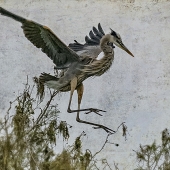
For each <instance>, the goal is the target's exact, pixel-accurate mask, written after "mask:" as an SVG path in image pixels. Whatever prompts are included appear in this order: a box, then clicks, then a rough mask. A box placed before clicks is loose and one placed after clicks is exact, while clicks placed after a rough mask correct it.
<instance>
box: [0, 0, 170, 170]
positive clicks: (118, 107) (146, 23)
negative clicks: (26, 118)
mask: <svg viewBox="0 0 170 170" xmlns="http://www.w3.org/2000/svg"><path fill="white" fill-rule="evenodd" d="M0 6H2V7H4V8H6V9H8V10H10V11H12V12H14V13H16V14H18V15H21V16H23V17H26V18H29V19H31V20H34V21H37V22H39V23H41V24H44V25H47V26H49V27H50V28H51V29H52V30H53V31H54V32H55V33H56V34H57V36H59V37H60V38H61V39H62V40H63V41H64V42H65V43H66V44H68V43H70V42H73V40H74V39H76V40H78V41H80V42H82V43H83V42H84V36H85V35H87V34H88V32H89V30H91V28H92V26H97V24H98V23H99V22H100V23H101V25H102V27H103V29H104V30H105V32H109V28H112V29H113V30H115V31H117V32H119V33H120V35H121V37H122V39H123V42H124V44H125V45H126V46H127V47H128V48H129V49H130V50H131V52H132V53H133V54H134V55H135V58H132V57H131V56H129V55H128V54H127V53H125V52H124V51H122V50H121V49H118V48H115V60H114V63H113V66H112V67H111V69H110V70H109V71H108V72H107V73H105V74H104V75H103V76H101V77H97V78H95V79H88V80H86V81H85V82H84V86H85V94H84V97H83V101H82V108H87V107H96V108H100V109H104V110H107V112H106V113H104V116H103V117H99V116H97V115H95V114H91V115H88V116H87V115H86V116H84V115H82V117H83V118H84V119H86V120H92V121H94V122H97V123H102V124H104V125H107V126H109V127H110V128H113V129H116V128H117V126H118V125H119V124H120V123H122V122H126V125H127V127H128V130H129V134H130V135H128V140H127V141H125V140H124V138H123V137H122V131H121V130H119V131H118V133H117V134H116V135H113V136H111V137H110V139H109V141H110V142H115V143H119V144H120V146H119V147H115V146H114V145H106V147H105V149H104V150H103V152H102V153H101V154H100V157H105V158H107V159H108V162H109V164H111V165H112V166H113V162H116V163H118V164H119V167H120V168H121V169H125V170H127V169H129V170H130V169H132V168H133V166H134V164H135V153H134V152H133V151H132V149H134V150H136V149H137V148H138V146H139V144H140V143H141V144H148V143H150V142H152V141H153V140H154V139H156V140H157V141H158V142H160V135H161V131H162V130H163V129H164V128H166V127H167V128H169V121H170V105H169V101H170V85H169V84H170V67H169V63H170V55H169V54H170V12H169V9H170V2H168V0H167V1H166V0H162V1H161V0H160V1H159V0H143V1H140V0H120V1H118V0H70V1H66V0H41V1H40V0H25V1H24V0H15V1H13V0H1V1H0ZM0 23H1V31H0V101H1V102H0V111H1V113H4V112H5V110H6V109H7V107H8V106H9V104H8V103H9V101H11V100H12V99H14V98H15V97H16V96H17V95H18V93H19V92H21V91H22V90H21V89H23V83H25V82H26V76H27V75H28V76H29V77H30V79H31V77H33V76H38V75H39V74H40V73H41V72H47V73H48V72H51V73H52V72H53V64H52V62H51V60H50V59H49V58H48V57H46V55H45V54H43V53H42V52H41V51H40V50H39V49H37V48H35V47H34V46H33V45H32V44H31V43H30V42H29V41H28V40H27V39H26V38H25V37H24V35H23V32H22V29H21V28H20V23H17V22H16V21H14V20H12V19H10V18H6V17H4V16H0ZM68 99H69V93H66V94H63V95H62V96H60V97H58V98H57V97H56V102H58V103H59V108H60V110H61V112H62V114H60V117H61V118H62V119H64V120H66V121H67V122H68V123H69V124H71V125H73V126H74V127H73V129H72V133H74V135H75V136H77V135H79V134H80V133H81V132H82V131H83V130H84V131H85V132H86V133H87V136H86V137H84V138H83V141H84V147H85V148H89V149H91V150H92V151H94V152H95V151H98V150H99V149H100V147H101V146H102V144H103V142H104V140H105V137H106V135H107V134H106V133H105V132H104V131H103V130H93V129H92V127H91V126H87V125H82V124H78V123H77V122H76V121H75V114H67V112H66V108H67V105H68ZM76 99H77V98H76V95H75V96H74V100H73V105H72V108H76V107H77V100H76ZM1 115H2V114H1ZM2 116H3V115H2Z"/></svg>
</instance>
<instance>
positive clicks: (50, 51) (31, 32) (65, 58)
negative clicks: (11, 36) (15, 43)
mask: <svg viewBox="0 0 170 170" xmlns="http://www.w3.org/2000/svg"><path fill="white" fill-rule="evenodd" d="M0 13H1V14H2V15H5V16H8V17H11V18H13V19H14V20H16V21H19V22H21V23H22V26H21V27H22V29H23V31H24V34H25V37H26V38H27V39H28V40H29V41H31V42H32V43H33V44H34V45H35V46H36V47H37V48H41V50H42V52H44V53H46V54H47V56H48V57H49V58H51V59H52V60H53V63H54V64H55V65H56V68H58V69H63V68H67V67H69V65H70V64H71V63H72V62H74V61H79V56H78V55H77V54H76V53H75V52H74V51H73V50H71V49H70V48H69V47H68V46H66V45H65V44H64V43H63V42H62V41H61V40H60V39H59V38H58V37H57V36H56V35H55V34H54V33H53V32H52V31H51V30H50V29H49V28H48V27H46V26H43V25H40V24H38V23H36V22H33V21H30V20H27V19H25V18H22V17H20V16H18V15H15V14H13V13H11V12H9V11H7V10H5V9H3V8H2V7H0Z"/></svg>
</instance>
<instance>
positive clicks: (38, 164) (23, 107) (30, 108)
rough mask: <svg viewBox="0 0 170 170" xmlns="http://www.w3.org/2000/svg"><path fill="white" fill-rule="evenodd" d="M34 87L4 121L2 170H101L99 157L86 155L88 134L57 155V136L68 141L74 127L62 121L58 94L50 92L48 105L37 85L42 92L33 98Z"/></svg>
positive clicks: (0, 125) (0, 124) (0, 130)
mask: <svg viewBox="0 0 170 170" xmlns="http://www.w3.org/2000/svg"><path fill="white" fill-rule="evenodd" d="M36 80H37V81H35V78H34V82H36V83H38V79H36ZM34 86H35V85H33V86H32V87H31V86H30V85H28V83H27V84H26V85H25V89H24V91H23V93H22V94H20V95H19V96H18V97H17V98H16V99H15V100H14V101H13V102H10V107H9V109H8V110H7V113H6V115H5V117H4V120H0V134H1V136H0V170H27V169H30V170H98V169H99V168H98V167H97V165H96V162H97V160H95V156H92V154H91V152H90V151H89V150H86V151H82V142H81V137H82V136H85V133H84V132H83V133H82V134H81V135H80V136H78V137H77V138H76V140H75V142H74V143H73V145H71V146H69V147H66V148H64V149H63V151H62V153H60V154H57V155H56V153H55V150H56V149H55V148H56V147H57V136H58V137H60V136H62V138H63V141H67V140H68V139H69V137H70V134H69V128H71V127H72V126H70V125H68V124H67V123H66V122H65V121H61V120H59V113H60V111H59V110H58V108H57V105H53V104H52V100H53V98H54V97H55V96H56V94H57V93H58V92H56V91H53V92H51V91H50V95H49V96H48V97H49V100H48V101H46V102H45V101H44V97H43V96H44V87H43V86H42V84H41V85H37V87H38V88H41V89H40V90H39V89H38V90H37V95H38V96H34V95H33V94H35V90H34ZM108 136H109V135H108ZM107 138H108V137H107ZM106 141H107V140H106ZM106 143H107V142H105V144H106ZM105 144H104V146H105ZM104 146H103V147H104ZM103 147H102V149H103ZM102 149H101V150H102ZM101 150H100V151H101ZM100 151H99V152H100ZM99 152H97V153H95V154H94V155H97V154H98V153H99ZM103 160H104V159H103ZM103 160H102V161H103ZM98 162H100V161H98ZM102 164H104V168H103V169H105V168H106V167H109V165H108V163H107V161H105V163H103V162H102ZM99 166H100V165H99ZM100 169H101V168H100ZM110 169H111V168H110Z"/></svg>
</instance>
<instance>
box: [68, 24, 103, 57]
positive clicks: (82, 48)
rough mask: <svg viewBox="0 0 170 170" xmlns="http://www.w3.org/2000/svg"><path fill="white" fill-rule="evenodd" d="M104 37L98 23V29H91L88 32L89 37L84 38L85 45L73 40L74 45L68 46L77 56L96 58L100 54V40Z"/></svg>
mask: <svg viewBox="0 0 170 170" xmlns="http://www.w3.org/2000/svg"><path fill="white" fill-rule="evenodd" d="M104 35H105V33H104V31H103V29H102V27H101V25H100V23H99V24H98V29H97V28H96V27H93V28H92V30H91V31H90V32H89V36H87V35H86V36H85V44H80V43H79V42H77V41H76V40H75V42H74V43H71V44H69V47H70V48H71V49H72V50H74V51H76V52H77V53H78V54H79V55H89V56H91V57H93V58H96V57H97V56H98V55H99V54H100V52H101V49H100V46H99V44H100V39H101V38H102V37H103V36H104Z"/></svg>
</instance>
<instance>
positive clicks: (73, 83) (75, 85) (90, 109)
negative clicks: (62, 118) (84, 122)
mask: <svg viewBox="0 0 170 170" xmlns="http://www.w3.org/2000/svg"><path fill="white" fill-rule="evenodd" d="M70 84H71V91H70V100H69V105H68V109H67V112H68V113H73V112H77V111H88V112H87V113H86V114H88V113H91V112H94V113H96V114H98V115H100V116H102V115H101V114H99V112H106V111H104V110H100V109H95V108H88V109H79V110H71V108H70V107H71V101H72V97H73V93H74V90H75V89H76V87H77V77H74V78H73V79H72V80H71V83H70ZM77 89H81V93H82V96H83V90H84V89H83V84H82V83H81V84H80V85H79V86H78V87H77ZM79 91H80V90H79ZM77 92H78V91H77ZM82 96H81V99H82ZM81 99H78V100H81Z"/></svg>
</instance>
